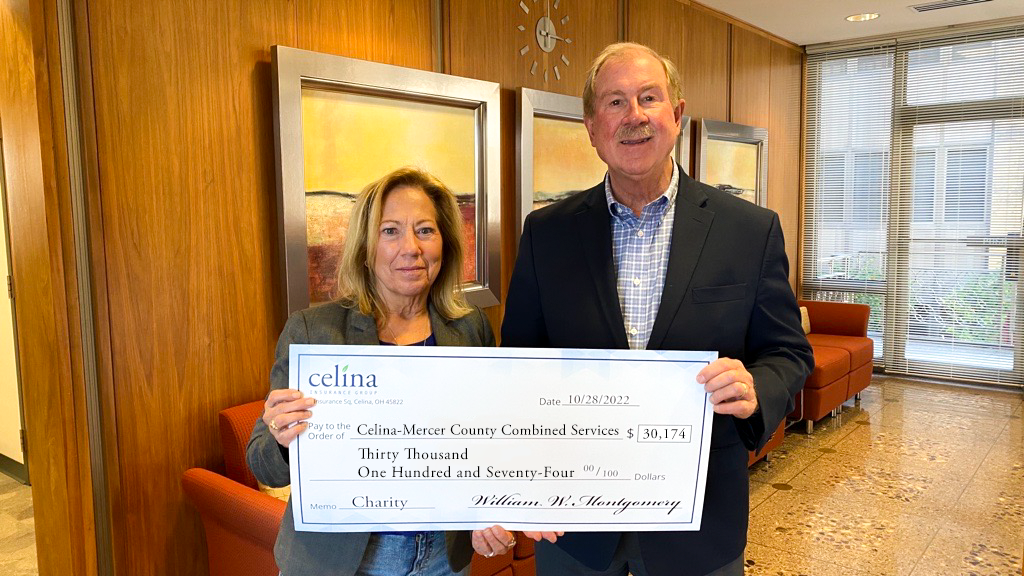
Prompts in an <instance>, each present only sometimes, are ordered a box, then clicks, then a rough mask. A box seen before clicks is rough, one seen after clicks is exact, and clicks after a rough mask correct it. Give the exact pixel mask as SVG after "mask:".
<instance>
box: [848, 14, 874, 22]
mask: <svg viewBox="0 0 1024 576" xmlns="http://www.w3.org/2000/svg"><path fill="white" fill-rule="evenodd" d="M875 18H878V14H876V13H874V12H868V13H864V14H854V15H852V16H847V17H846V19H847V20H849V21H850V22H867V21H868V20H874V19H875Z"/></svg>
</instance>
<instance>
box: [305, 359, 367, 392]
mask: <svg viewBox="0 0 1024 576" xmlns="http://www.w3.org/2000/svg"><path fill="white" fill-rule="evenodd" d="M309 385H310V386H312V387H314V388H320V387H324V388H376V387H377V375H376V374H357V373H356V372H355V371H353V372H349V371H348V364H345V365H344V366H342V365H341V364H340V363H339V364H335V365H334V370H333V371H331V370H328V371H327V372H322V373H318V372H314V373H312V374H310V375H309Z"/></svg>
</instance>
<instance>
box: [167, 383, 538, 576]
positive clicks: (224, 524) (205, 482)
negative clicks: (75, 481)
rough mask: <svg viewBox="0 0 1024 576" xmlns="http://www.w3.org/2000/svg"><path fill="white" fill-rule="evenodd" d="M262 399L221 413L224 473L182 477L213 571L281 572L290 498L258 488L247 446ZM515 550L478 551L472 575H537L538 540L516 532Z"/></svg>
mask: <svg viewBox="0 0 1024 576" xmlns="http://www.w3.org/2000/svg"><path fill="white" fill-rule="evenodd" d="M262 414H263V401H262V400H257V401H255V402H249V403H248V404H242V405H240V406H234V407H232V408H228V409H226V410H222V411H221V412H220V441H221V446H222V447H223V450H224V475H220V474H217V473H215V472H211V471H209V470H204V469H202V468H190V469H188V470H186V471H185V474H184V475H183V476H182V479H181V483H182V486H183V487H184V489H185V494H186V495H188V497H189V499H191V500H192V503H193V504H194V505H195V507H196V508H197V509H198V510H199V515H200V517H201V518H202V520H203V527H204V528H205V530H206V548H207V552H208V554H209V563H210V575H211V576H277V574H278V569H277V564H276V563H275V562H274V542H275V541H276V540H277V530H278V527H279V526H280V525H281V517H282V516H284V510H285V503H284V502H282V501H281V500H278V499H277V498H273V497H271V496H268V495H266V494H264V493H262V492H260V491H259V490H258V486H257V483H256V477H255V476H253V475H252V472H250V471H249V466H248V465H247V464H246V462H245V447H246V445H247V444H248V442H249V434H250V433H251V432H252V426H253V424H254V423H255V422H256V419H257V418H259V417H260V416H261V415H262ZM516 540H517V543H516V547H515V548H514V549H513V550H512V553H511V554H505V555H503V556H495V557H493V558H484V557H483V556H480V555H474V556H473V564H472V569H471V570H470V575H471V576H534V575H535V574H536V570H535V568H534V564H533V540H530V539H529V538H526V537H525V536H523V535H522V534H518V535H517V537H516Z"/></svg>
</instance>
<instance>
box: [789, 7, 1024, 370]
mask: <svg viewBox="0 0 1024 576" xmlns="http://www.w3.org/2000/svg"><path fill="white" fill-rule="evenodd" d="M922 38H923V39H922ZM806 79H807V82H806V86H807V99H806V126H807V128H806V129H807V133H806V138H805V141H806V155H807V157H806V159H805V160H806V161H805V163H804V165H805V167H806V170H807V174H806V179H805V181H806V183H807V184H806V189H805V193H806V198H805V202H804V203H803V206H804V218H803V221H804V223H805V224H804V228H803V232H804V233H803V234H802V236H801V242H802V251H801V254H802V260H801V295H802V296H803V297H804V298H810V299H823V300H830V299H831V300H844V301H852V302H865V303H869V304H870V305H871V307H872V312H871V317H870V320H869V324H868V326H869V327H868V330H869V335H870V336H872V337H873V338H874V339H875V352H876V358H875V360H876V364H877V365H880V366H882V367H883V368H884V369H885V370H886V371H887V372H893V373H901V374H914V375H921V376H929V377H944V378H956V379H960V380H969V381H978V382H986V383H996V384H999V383H1004V384H1013V385H1017V386H1020V385H1022V384H1024V362H1022V360H1021V359H1024V310H1020V309H1018V303H1019V302H1022V301H1024V299H1022V297H1021V295H1020V294H1019V290H1020V286H1019V270H1020V267H1021V266H1022V264H1024V262H1022V258H1024V257H1022V252H1024V243H1022V241H1021V240H1020V238H1021V237H1022V233H1024V230H1022V227H1024V224H1022V223H1024V25H1017V26H1015V27H1010V28H1003V29H996V28H993V29H990V30H985V31H981V32H960V33H957V34H956V35H955V36H950V37H946V38H943V37H939V36H931V37H921V36H918V37H916V38H915V39H913V40H912V41H903V40H901V39H896V40H894V41H891V42H888V43H886V44H885V45H880V46H877V47H871V48H859V47H857V48H846V49H844V48H841V47H839V48H837V47H836V46H835V45H834V44H833V45H831V46H825V47H823V49H822V50H820V51H816V49H815V47H809V48H808V59H807V75H806Z"/></svg>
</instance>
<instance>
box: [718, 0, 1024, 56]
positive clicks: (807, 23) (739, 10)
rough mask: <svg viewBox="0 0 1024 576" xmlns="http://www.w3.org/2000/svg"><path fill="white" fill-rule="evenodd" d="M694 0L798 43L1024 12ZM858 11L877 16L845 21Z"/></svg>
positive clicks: (890, 3)
mask: <svg viewBox="0 0 1024 576" xmlns="http://www.w3.org/2000/svg"><path fill="white" fill-rule="evenodd" d="M699 1H700V3H701V4H703V5H705V6H708V7H710V8H714V9H715V10H718V11H719V12H723V13H725V14H728V15H729V16H732V17H733V18H736V19H737V20H742V21H744V22H746V23H748V24H753V25H754V26H757V27H758V28H761V29H762V30H766V31H768V32H770V33H772V34H774V35H776V36H778V37H780V38H784V39H786V40H789V41H790V42H792V43H794V44H798V45H800V46H806V45H808V44H818V43H821V42H834V41H837V40H850V39H854V38H864V37H867V36H878V35H881V34H894V35H895V34H897V33H901V32H910V31H913V30H922V29H926V28H935V27H939V26H949V25H952V24H969V23H974V22H983V21H986V20H996V19H999V18H1008V17H1015V16H1024V0H991V1H989V2H982V3H980V4H973V5H967V6H954V7H952V8H943V9H941V10H933V11H930V12H924V13H918V12H916V11H914V10H913V9H911V8H910V6H914V5H918V4H924V3H928V2H929V1H931V0H853V1H847V0H699ZM862 12H876V13H878V15H879V16H878V18H876V19H875V20H870V21H867V22H847V21H846V17H847V16H849V15H851V14H858V13H862Z"/></svg>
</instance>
